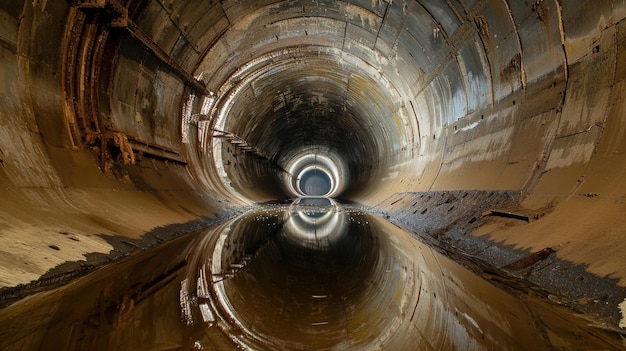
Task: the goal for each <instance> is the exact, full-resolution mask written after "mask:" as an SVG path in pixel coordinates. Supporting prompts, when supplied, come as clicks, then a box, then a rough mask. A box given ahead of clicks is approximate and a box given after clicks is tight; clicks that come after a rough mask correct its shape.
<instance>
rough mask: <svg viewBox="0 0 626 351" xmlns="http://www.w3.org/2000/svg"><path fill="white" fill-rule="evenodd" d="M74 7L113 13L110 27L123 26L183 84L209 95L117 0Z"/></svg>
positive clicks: (81, 2) (89, 0)
mask: <svg viewBox="0 0 626 351" xmlns="http://www.w3.org/2000/svg"><path fill="white" fill-rule="evenodd" d="M76 7H78V8H80V9H94V8H95V9H103V10H104V9H106V10H107V11H108V12H110V13H111V14H113V15H114V17H113V20H112V21H111V23H110V26H111V27H117V28H125V29H126V30H127V31H128V33H129V34H130V36H131V37H132V38H133V39H135V40H137V41H139V42H140V43H141V44H142V45H143V46H144V47H145V48H146V49H148V51H150V53H151V54H152V55H153V56H154V57H155V58H156V59H157V60H159V61H160V62H161V63H162V64H164V65H166V66H167V67H168V68H169V69H170V70H171V71H172V72H174V73H175V74H176V75H177V76H178V77H179V78H181V79H182V80H183V81H184V82H185V84H187V85H188V86H190V87H191V88H193V89H194V90H196V91H197V92H199V93H201V94H202V95H210V92H209V91H208V90H207V88H206V86H205V85H204V84H202V83H201V82H199V81H198V80H197V79H196V78H195V77H194V76H193V75H192V74H191V73H189V72H187V71H186V70H185V69H184V68H183V67H182V66H180V65H179V64H178V63H177V62H176V60H174V59H172V58H171V57H170V55H169V54H168V53H167V52H165V50H163V49H162V48H161V47H160V46H159V45H158V44H157V43H156V42H155V41H154V40H152V38H151V37H150V36H149V35H148V34H146V33H145V32H144V31H143V30H142V29H141V28H140V27H139V26H138V25H137V24H136V23H134V22H133V21H132V20H131V19H130V18H129V17H128V9H127V8H126V6H124V5H123V4H122V3H120V2H119V0H79V1H78V2H77V3H76Z"/></svg>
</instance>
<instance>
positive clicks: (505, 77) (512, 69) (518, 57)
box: [500, 52, 522, 83]
mask: <svg viewBox="0 0 626 351" xmlns="http://www.w3.org/2000/svg"><path fill="white" fill-rule="evenodd" d="M521 73H522V54H521V53H519V52H518V53H517V54H515V55H513V57H511V59H510V60H509V62H508V63H507V65H506V67H504V69H503V70H502V72H500V81H502V82H503V83H506V82H510V81H512V80H514V79H521Z"/></svg>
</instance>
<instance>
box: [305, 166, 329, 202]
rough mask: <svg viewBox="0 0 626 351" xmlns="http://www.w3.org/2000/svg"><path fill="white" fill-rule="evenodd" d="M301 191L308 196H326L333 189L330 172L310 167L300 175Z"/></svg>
mask: <svg viewBox="0 0 626 351" xmlns="http://www.w3.org/2000/svg"><path fill="white" fill-rule="evenodd" d="M298 185H299V188H300V191H302V193H304V194H305V195H308V196H324V195H327V194H328V193H329V192H330V190H331V189H332V180H331V178H330V176H329V175H328V173H326V172H324V171H322V170H321V169H318V168H313V169H308V170H305V171H304V172H302V174H301V175H300V181H299V183H298Z"/></svg>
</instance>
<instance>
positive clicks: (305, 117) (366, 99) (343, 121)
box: [210, 47, 413, 199]
mask: <svg viewBox="0 0 626 351" xmlns="http://www.w3.org/2000/svg"><path fill="white" fill-rule="evenodd" d="M377 74H378V73H377V72H375V71H373V70H372V67H371V66H370V65H369V64H368V63H367V62H364V61H361V60H359V59H356V58H354V57H349V56H347V55H346V54H345V53H343V52H341V51H340V50H337V49H333V48H328V47H304V48H302V47H297V48H289V49H285V50H284V51H281V52H278V53H271V54H268V55H265V56H261V57H260V58H258V59H255V60H252V61H251V62H250V63H249V64H248V65H246V66H244V67H243V68H240V70H239V71H238V72H237V74H235V75H234V76H233V77H230V79H229V80H228V81H227V82H225V83H224V84H223V86H222V87H221V88H220V92H218V96H222V98H221V99H218V100H217V101H215V102H213V103H212V110H211V112H210V113H212V115H213V116H215V117H214V122H213V124H212V128H213V129H214V130H217V131H220V132H224V134H223V135H226V137H224V138H222V139H221V140H217V141H216V142H215V141H214V143H213V157H214V160H215V164H216V168H217V169H218V170H220V172H221V174H222V179H223V180H224V182H225V183H226V184H227V185H228V186H230V187H232V189H233V191H234V192H235V193H240V194H242V195H243V196H244V197H249V198H250V199H255V198H264V197H270V198H271V197H272V196H274V198H282V197H294V196H296V197H297V196H302V195H305V194H306V191H303V189H302V187H300V186H299V182H300V176H301V174H300V172H301V171H302V170H303V169H305V168H306V167H309V166H312V167H319V168H320V169H323V172H325V174H326V175H327V176H328V177H329V178H330V182H331V183H332V185H331V186H330V187H329V189H328V191H325V192H323V194H322V193H316V194H315V195H330V196H334V197H337V196H349V195H348V194H350V193H352V195H354V194H358V193H359V192H361V191H364V189H365V188H367V187H368V186H374V185H375V184H377V183H378V179H379V178H380V176H381V174H382V173H383V172H385V171H386V169H387V167H389V162H392V159H390V158H389V157H388V155H394V154H397V153H398V152H399V148H400V145H401V143H403V142H404V141H405V140H407V138H408V136H409V135H411V134H412V132H413V131H412V130H410V129H399V128H398V123H399V122H397V120H398V119H399V118H400V117H399V116H397V106H396V105H397V104H398V92H397V91H395V90H394V89H395V88H394V87H393V86H392V85H390V84H389V82H386V81H385V80H384V79H381V78H380V77H379V76H377ZM242 145H244V146H242Z"/></svg>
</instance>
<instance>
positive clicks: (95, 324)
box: [0, 199, 624, 350]
mask: <svg viewBox="0 0 626 351" xmlns="http://www.w3.org/2000/svg"><path fill="white" fill-rule="evenodd" d="M621 348H624V344H623V342H622V341H621V340H620V339H619V338H618V337H616V336H615V335H613V334H611V333H608V332H605V331H603V330H599V329H595V328H592V327H589V326H587V325H586V323H585V321H584V320H582V319H580V318H578V317H577V316H575V315H573V314H572V313H571V312H570V311H568V310H566V309H564V308H562V307H560V306H556V305H554V304H552V303H550V302H549V301H546V300H545V299H544V298H543V297H541V296H539V295H537V294H533V292H532V290H531V289H529V290H528V291H518V292H517V293H513V294H512V293H511V292H510V291H509V292H507V291H504V290H502V289H500V288H498V287H496V286H494V285H492V284H491V283H489V282H487V281H485V280H483V279H482V278H480V277H479V276H477V275H475V274H474V273H472V272H470V271H468V270H466V269H465V268H463V267H462V266H460V265H459V264H457V263H455V262H454V261H452V260H451V259H449V258H447V257H445V256H443V255H441V254H439V253H437V252H435V251H434V250H433V249H431V248H430V247H428V246H426V245H425V244H422V243H421V242H419V241H418V240H416V239H415V237H414V236H413V235H411V233H409V232H407V231H404V230H402V229H400V228H398V227H397V226H394V225H393V224H391V223H389V222H387V221H386V220H384V219H383V218H381V217H378V216H374V215H371V214H367V213H364V212H362V211H361V210H358V209H355V208H351V207H347V206H344V205H338V204H335V203H334V202H331V201H330V200H327V199H300V200H297V201H296V202H294V203H293V204H291V205H268V206H263V207H262V208H259V209H256V210H252V211H250V212H248V213H245V214H244V215H242V216H240V217H238V218H235V219H233V220H229V221H226V222H224V223H221V224H219V225H215V226H212V227H210V228H207V229H206V230H202V231H200V232H197V233H194V234H190V235H186V236H184V237H180V238H177V239H175V240H172V241H170V242H167V243H166V244H163V245H161V246H159V247H157V248H155V249H152V250H149V251H145V252H141V253H139V254H135V255H132V256H130V257H128V258H126V259H123V260H121V261H119V262H116V263H113V264H111V265H109V266H107V267H105V268H102V269H100V270H98V271H96V272H94V273H92V274H89V275H87V276H85V277H83V278H80V279H78V280H76V281H74V282H71V283H69V284H67V285H66V286H64V287H62V288H58V289H55V290H51V291H47V292H44V293H40V294H37V295H33V296H30V297H27V298H25V299H23V300H21V301H18V302H16V303H14V304H12V305H11V306H9V307H7V308H4V309H2V310H0V349H2V350H37V349H42V350H43V349H46V350H48V349H57V350H60V349H70V350H87V349H89V350H169V349H187V350H189V349H192V350H194V349H195V350H237V349H251V350H432V349H435V350H452V349H457V350H459V349H462V350H484V349H491V350H543V349H546V350H550V349H571V350H589V349H608V350H613V349H621Z"/></svg>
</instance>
